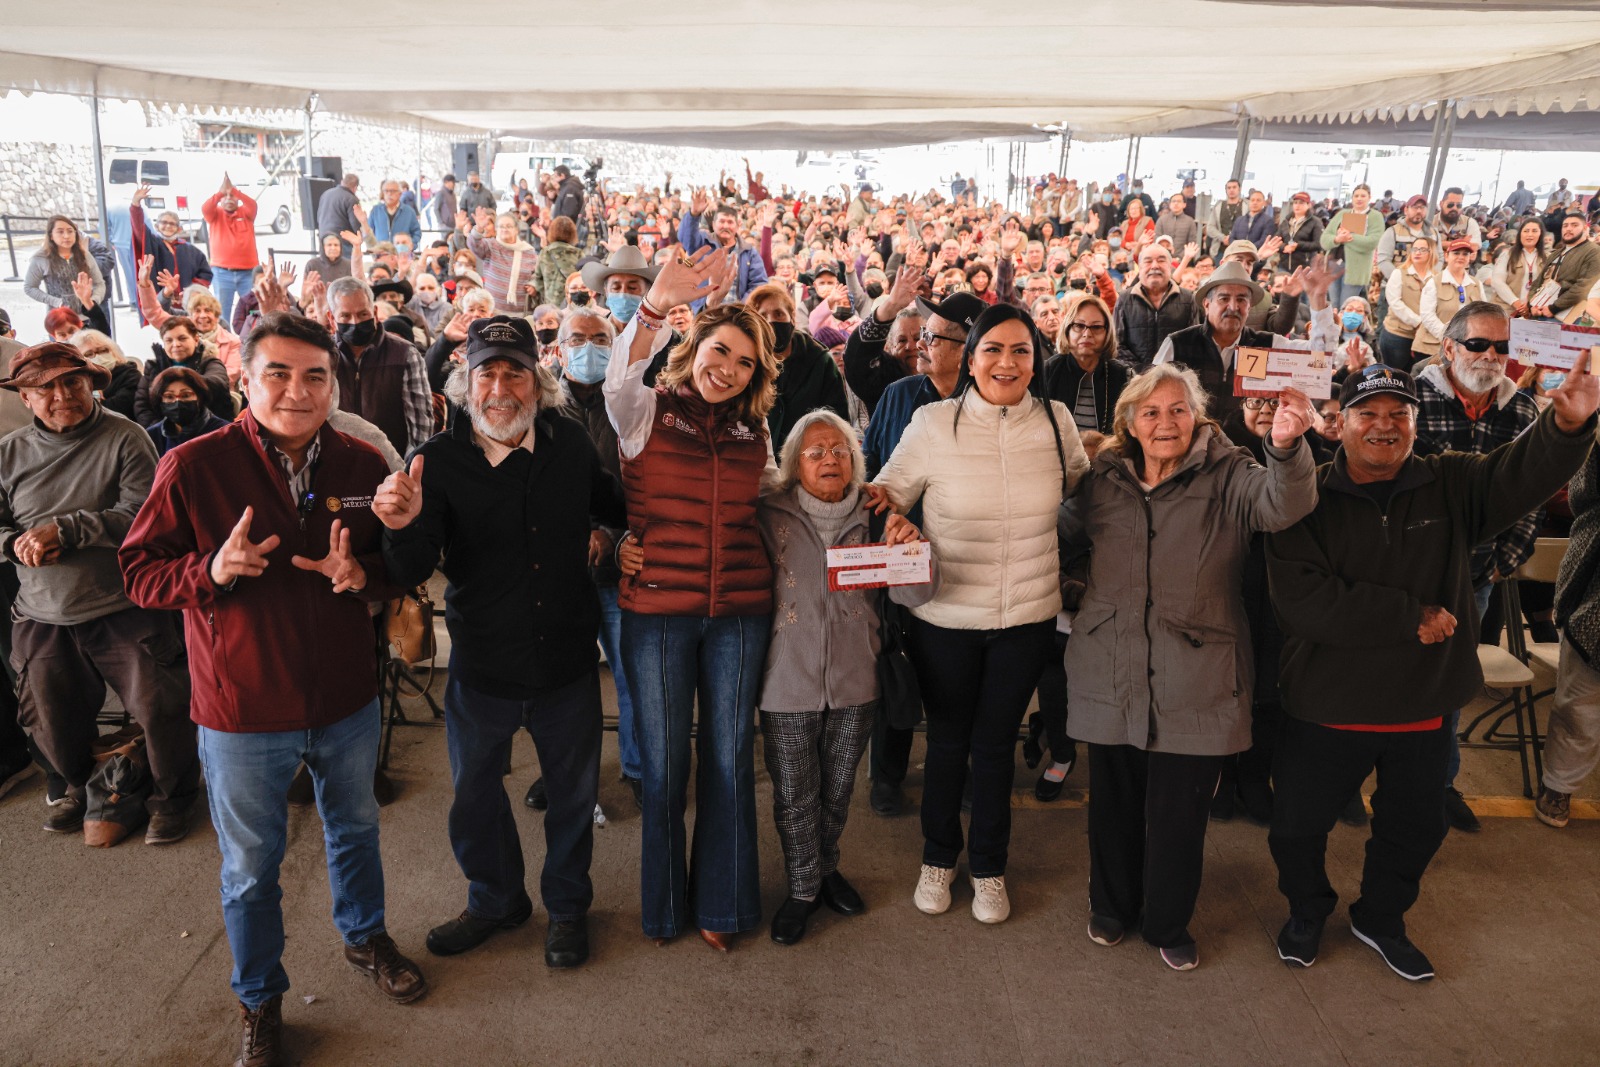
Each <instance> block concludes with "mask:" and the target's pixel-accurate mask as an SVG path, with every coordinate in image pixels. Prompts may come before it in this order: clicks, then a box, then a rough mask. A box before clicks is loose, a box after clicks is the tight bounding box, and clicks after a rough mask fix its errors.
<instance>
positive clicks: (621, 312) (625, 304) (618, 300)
mask: <svg viewBox="0 0 1600 1067" xmlns="http://www.w3.org/2000/svg"><path fill="white" fill-rule="evenodd" d="M642 303H644V297H642V296H630V295H628V294H627V293H608V294H607V295H606V307H608V308H610V309H611V314H613V315H615V316H616V317H617V321H618V322H631V321H632V320H633V313H634V312H635V311H638V310H639V305H640V304H642Z"/></svg>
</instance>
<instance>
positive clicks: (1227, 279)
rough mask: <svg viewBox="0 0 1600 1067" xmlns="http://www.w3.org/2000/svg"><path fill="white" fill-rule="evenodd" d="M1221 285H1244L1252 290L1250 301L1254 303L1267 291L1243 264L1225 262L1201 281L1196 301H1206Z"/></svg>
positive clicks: (1258, 301) (1201, 302) (1195, 296)
mask: <svg viewBox="0 0 1600 1067" xmlns="http://www.w3.org/2000/svg"><path fill="white" fill-rule="evenodd" d="M1219 285H1242V286H1244V287H1245V288H1246V289H1248V290H1250V303H1252V304H1257V303H1260V301H1261V296H1262V294H1263V293H1265V292H1266V290H1264V289H1262V288H1261V286H1260V285H1258V284H1257V283H1256V281H1255V279H1253V278H1251V277H1250V272H1249V271H1247V270H1245V269H1244V267H1243V265H1241V264H1239V263H1224V264H1223V265H1222V266H1220V267H1218V268H1217V269H1216V270H1214V271H1212V272H1211V277H1209V278H1207V279H1206V280H1205V281H1203V282H1201V283H1200V286H1199V288H1197V289H1196V290H1195V291H1194V302H1195V303H1197V304H1203V303H1205V301H1206V296H1207V295H1209V294H1210V292H1211V290H1213V289H1215V288H1216V287H1217V286H1219Z"/></svg>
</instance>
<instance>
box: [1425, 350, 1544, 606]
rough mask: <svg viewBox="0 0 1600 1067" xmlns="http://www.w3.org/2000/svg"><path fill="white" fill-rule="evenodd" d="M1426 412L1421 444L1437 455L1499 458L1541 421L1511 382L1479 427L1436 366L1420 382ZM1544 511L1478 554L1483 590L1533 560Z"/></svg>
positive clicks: (1476, 578)
mask: <svg viewBox="0 0 1600 1067" xmlns="http://www.w3.org/2000/svg"><path fill="white" fill-rule="evenodd" d="M1417 395H1418V397H1419V398H1420V399H1421V401H1422V404H1421V408H1420V410H1419V411H1418V413H1417V442H1418V444H1419V445H1422V446H1424V447H1425V448H1427V449H1431V450H1432V451H1435V452H1473V453H1476V454H1478V455H1483V454H1485V453H1488V452H1493V451H1494V450H1495V449H1497V448H1499V447H1500V446H1501V445H1503V444H1505V443H1507V442H1508V441H1512V440H1515V439H1516V437H1517V436H1518V435H1520V434H1521V433H1522V431H1524V430H1526V429H1527V428H1528V427H1529V426H1532V425H1533V422H1534V420H1535V419H1537V418H1538V417H1539V408H1538V406H1537V405H1536V404H1534V402H1533V399H1532V398H1531V397H1529V396H1528V395H1527V394H1526V393H1522V392H1519V391H1518V390H1517V389H1516V387H1515V386H1514V385H1513V384H1512V382H1511V380H1510V379H1509V378H1507V379H1504V380H1503V381H1502V382H1501V383H1500V389H1499V392H1498V394H1497V395H1496V396H1495V398H1494V400H1493V402H1492V403H1490V405H1489V409H1488V411H1486V412H1485V413H1484V415H1483V417H1482V418H1480V419H1478V420H1477V421H1473V420H1472V419H1471V418H1469V417H1468V416H1467V409H1466V407H1465V405H1463V404H1462V403H1461V398H1460V397H1459V396H1457V395H1456V389H1455V385H1454V384H1453V383H1452V382H1451V381H1450V376H1449V375H1448V374H1447V373H1446V371H1445V369H1444V367H1442V366H1440V365H1438V364H1430V365H1429V366H1428V367H1427V369H1426V370H1424V371H1423V372H1422V374H1421V375H1420V376H1419V377H1418V378H1417ZM1543 511H1544V509H1543V508H1538V509H1535V510H1534V511H1532V512H1530V513H1529V514H1527V515H1524V516H1523V517H1522V518H1521V519H1520V520H1518V522H1517V524H1516V525H1515V526H1513V527H1511V528H1510V529H1509V530H1506V531H1505V532H1503V533H1501V534H1500V535H1499V536H1498V537H1496V538H1495V539H1494V540H1492V541H1488V542H1486V543H1484V544H1481V545H1479V546H1478V547H1477V548H1475V549H1473V550H1472V581H1473V584H1474V585H1481V584H1483V583H1484V582H1486V581H1488V580H1489V577H1490V570H1491V568H1492V569H1493V570H1495V571H1498V572H1499V573H1501V574H1510V573H1511V572H1512V571H1514V570H1516V569H1517V568H1518V567H1520V566H1521V565H1522V564H1523V563H1525V562H1527V560H1528V557H1529V556H1531V555H1533V543H1534V540H1535V539H1536V538H1537V537H1538V536H1539V522H1540V518H1541V516H1542V514H1543Z"/></svg>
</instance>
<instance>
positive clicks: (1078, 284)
mask: <svg viewBox="0 0 1600 1067" xmlns="http://www.w3.org/2000/svg"><path fill="white" fill-rule="evenodd" d="M1067 284H1068V285H1070V286H1072V287H1073V288H1074V289H1087V288H1089V281H1088V279H1086V278H1074V279H1072V281H1070V282H1068V283H1067Z"/></svg>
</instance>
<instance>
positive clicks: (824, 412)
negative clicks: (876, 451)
mask: <svg viewBox="0 0 1600 1067" xmlns="http://www.w3.org/2000/svg"><path fill="white" fill-rule="evenodd" d="M818 425H822V426H827V427H828V428H829V429H832V430H837V431H839V436H840V437H843V438H844V439H845V442H846V443H847V444H848V445H849V446H850V488H851V489H854V488H856V487H857V486H859V485H861V483H863V482H865V481H866V480H867V461H866V458H865V457H863V456H862V454H861V442H860V441H859V440H857V439H856V432H855V430H854V429H852V428H851V426H850V424H849V423H847V422H845V421H844V420H843V419H841V418H840V417H839V416H838V415H836V414H834V413H833V412H832V411H829V410H828V409H827V408H817V409H816V410H815V411H808V412H806V413H805V414H804V415H802V416H800V420H799V421H798V422H796V423H795V424H794V428H793V429H792V430H790V431H789V436H788V438H787V439H786V440H785V441H784V442H783V459H782V461H781V462H779V464H778V474H777V476H776V477H775V478H774V479H773V483H772V484H773V488H775V489H777V490H778V491H780V492H781V491H782V490H785V489H789V488H791V487H793V486H794V484H795V483H796V482H798V481H799V480H800V442H802V441H804V440H805V439H806V431H807V430H809V429H811V427H813V426H818Z"/></svg>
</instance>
